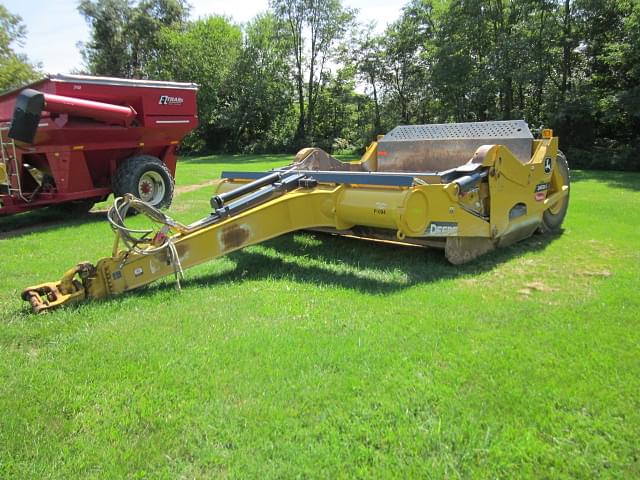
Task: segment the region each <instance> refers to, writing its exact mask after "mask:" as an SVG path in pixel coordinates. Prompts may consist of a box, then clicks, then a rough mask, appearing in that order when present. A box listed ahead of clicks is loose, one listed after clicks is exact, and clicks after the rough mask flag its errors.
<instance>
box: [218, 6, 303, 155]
mask: <svg viewBox="0 0 640 480" xmlns="http://www.w3.org/2000/svg"><path fill="white" fill-rule="evenodd" d="M288 49H289V45H287V44H286V43H285V42H283V39H282V38H281V37H280V36H279V35H278V25H277V20H276V19H275V18H274V16H273V15H272V14H263V15H259V16H257V17H256V18H254V19H253V20H252V21H251V22H249V23H248V24H247V25H246V26H245V28H244V44H243V48H242V51H241V53H240V55H239V57H238V60H237V62H236V65H235V67H234V69H233V72H232V74H231V75H230V76H229V82H230V85H229V89H230V90H231V91H232V92H233V95H234V98H235V101H236V103H235V105H234V108H233V112H232V121H233V124H234V129H233V135H232V137H231V139H230V140H231V147H230V148H231V149H233V150H244V151H267V150H268V151H274V150H281V149H282V148H284V146H285V145H287V144H289V143H290V141H291V137H292V132H291V129H292V128H295V126H294V125H292V122H291V119H292V118H293V114H294V112H293V108H292V98H293V88H292V85H291V82H290V78H289V65H288V63H287V52H288ZM282 127H285V129H284V130H283V128H282Z"/></svg>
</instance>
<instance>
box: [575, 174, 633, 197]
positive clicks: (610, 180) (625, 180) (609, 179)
mask: <svg viewBox="0 0 640 480" xmlns="http://www.w3.org/2000/svg"><path fill="white" fill-rule="evenodd" d="M587 180H595V181H597V182H600V183H606V184H607V185H608V186H610V187H614V188H625V189H627V190H633V191H636V192H638V191H640V173H636V172H611V171H606V170H573V171H572V172H571V181H572V182H583V181H587Z"/></svg>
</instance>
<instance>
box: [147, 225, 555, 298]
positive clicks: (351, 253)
mask: <svg viewBox="0 0 640 480" xmlns="http://www.w3.org/2000/svg"><path fill="white" fill-rule="evenodd" d="M561 234H562V232H558V233H555V234H550V235H534V236H533V237H531V238H529V239H527V240H524V241H522V242H519V243H517V244H515V245H512V246H510V247H506V248H502V249H498V250H495V251H493V252H490V253H488V254H486V255H484V256H482V257H480V258H478V259H476V260H475V261H473V262H471V263H468V264H465V265H452V264H450V263H449V262H448V261H447V260H446V259H445V257H444V252H443V251H442V250H439V249H435V248H418V247H406V246H400V245H392V244H385V243H379V242H370V241H365V240H359V239H354V238H346V237H340V236H337V235H329V234H321V233H316V234H314V233H307V234H306V236H307V237H310V238H311V239H312V240H313V242H312V243H311V244H309V243H301V242H300V241H298V240H299V239H298V238H297V236H298V235H300V234H288V235H285V236H283V237H279V238H277V239H274V240H270V241H268V242H264V243H263V244H262V246H263V247H266V249H267V251H266V252H264V251H262V252H261V251H259V249H251V248H249V249H246V250H241V251H238V252H235V253H232V254H230V255H229V258H230V259H231V260H233V261H234V262H235V263H236V267H235V268H234V269H233V270H232V271H228V272H225V273H222V274H218V275H213V274H212V275H204V276H198V277H195V276H187V279H186V280H185V281H184V282H182V285H183V288H189V287H190V286H200V287H203V286H204V287H213V286H215V285H218V284H222V283H225V282H245V281H249V280H264V279H265V278H273V279H288V280H293V281H296V282H304V283H313V284H318V285H333V286H337V287H342V288H347V289H353V290H357V291H360V292H363V293H371V294H378V293H391V292H394V291H398V290H402V289H405V288H409V287H412V286H414V285H418V284H424V283H431V282H437V281H440V280H446V279H453V278H459V277H464V276H472V275H476V274H479V273H483V272H487V271H490V270H492V269H493V268H495V267H496V266H498V265H500V264H502V263H504V262H507V261H509V260H511V259H513V258H516V257H518V256H520V255H522V254H524V253H527V252H531V251H541V250H544V249H545V248H546V247H547V246H548V245H549V244H550V243H551V242H553V240H555V239H556V238H558V237H559V236H560V235H561ZM165 288H173V286H172V285H168V284H166V283H165V284H158V285H152V286H150V287H148V288H147V289H145V290H144V291H141V292H140V294H141V295H151V294H153V293H154V292H155V291H156V290H161V289H165Z"/></svg>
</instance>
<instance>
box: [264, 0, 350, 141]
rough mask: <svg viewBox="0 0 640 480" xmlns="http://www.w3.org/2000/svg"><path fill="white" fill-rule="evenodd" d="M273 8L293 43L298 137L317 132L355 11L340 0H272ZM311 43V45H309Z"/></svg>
mask: <svg viewBox="0 0 640 480" xmlns="http://www.w3.org/2000/svg"><path fill="white" fill-rule="evenodd" d="M270 6H271V9H272V10H273V12H274V14H275V15H276V17H277V18H278V19H279V20H280V23H281V29H282V32H283V34H284V35H286V37H287V41H288V42H289V44H290V46H291V51H290V55H291V58H292V64H293V69H294V75H293V76H294V82H295V87H296V93H297V100H298V127H297V131H296V138H297V139H298V140H303V139H305V137H306V136H307V135H313V124H314V121H315V119H316V115H315V114H316V112H315V110H316V105H317V102H318V96H319V94H320V91H321V89H322V85H323V81H324V75H325V74H326V71H327V67H328V64H329V63H330V62H331V61H332V60H333V59H334V58H335V57H336V55H337V50H336V46H337V43H338V42H339V41H340V40H341V39H342V38H343V36H344V35H345V33H346V32H347V30H348V29H349V27H350V26H351V25H352V23H353V21H354V18H355V12H354V11H353V10H351V9H348V8H345V7H344V6H343V5H342V3H341V1H340V0H271V2H270ZM307 44H308V46H307Z"/></svg>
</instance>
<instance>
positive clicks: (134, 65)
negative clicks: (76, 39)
mask: <svg viewBox="0 0 640 480" xmlns="http://www.w3.org/2000/svg"><path fill="white" fill-rule="evenodd" d="M78 11H79V12H80V13H81V14H82V15H83V16H84V18H85V20H86V21H87V23H88V24H89V26H90V27H91V40H89V42H88V43H86V44H84V45H81V48H82V55H83V57H84V61H85V63H86V65H87V68H88V70H89V72H90V73H92V74H96V75H112V76H118V77H126V78H147V77H149V75H150V74H151V73H152V72H151V71H150V70H149V68H148V65H149V64H150V63H152V62H154V61H155V60H156V59H157V58H158V57H159V56H160V55H162V54H163V52H161V51H160V50H159V48H160V43H159V42H160V38H159V35H160V31H161V30H162V29H163V28H174V29H179V28H182V27H183V26H184V23H185V21H186V19H187V18H188V15H189V7H188V5H187V3H186V1H185V0H142V1H140V2H139V3H137V4H132V3H131V2H130V1H129V0H81V1H80V3H79V5H78Z"/></svg>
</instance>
